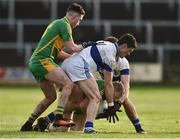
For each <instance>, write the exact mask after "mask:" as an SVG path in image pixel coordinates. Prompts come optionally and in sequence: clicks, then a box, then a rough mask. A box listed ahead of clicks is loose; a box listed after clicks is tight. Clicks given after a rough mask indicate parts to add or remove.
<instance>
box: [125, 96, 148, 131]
mask: <svg viewBox="0 0 180 139" xmlns="http://www.w3.org/2000/svg"><path fill="white" fill-rule="evenodd" d="M123 106H124V109H125V111H126V114H127V116H128V118H129V119H130V121H131V122H132V124H133V125H134V127H135V129H136V132H137V133H141V134H142V133H146V132H145V131H144V130H143V129H142V126H141V122H140V120H139V118H138V114H137V111H136V108H135V106H134V104H133V103H132V101H131V100H130V99H129V98H127V99H126V100H125V101H124V102H123Z"/></svg>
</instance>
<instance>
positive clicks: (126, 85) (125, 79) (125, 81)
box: [121, 75, 130, 98]
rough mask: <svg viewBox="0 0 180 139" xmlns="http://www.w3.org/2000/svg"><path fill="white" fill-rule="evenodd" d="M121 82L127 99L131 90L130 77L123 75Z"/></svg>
mask: <svg viewBox="0 0 180 139" xmlns="http://www.w3.org/2000/svg"><path fill="white" fill-rule="evenodd" d="M121 82H122V84H123V87H124V91H125V96H126V98H127V97H128V96H129V88H130V75H121Z"/></svg>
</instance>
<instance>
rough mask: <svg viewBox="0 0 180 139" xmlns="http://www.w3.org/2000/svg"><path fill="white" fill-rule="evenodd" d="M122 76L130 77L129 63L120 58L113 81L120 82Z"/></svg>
mask: <svg viewBox="0 0 180 139" xmlns="http://www.w3.org/2000/svg"><path fill="white" fill-rule="evenodd" d="M121 75H129V62H128V60H127V59H126V58H125V57H123V58H120V57H119V60H118V62H117V65H116V68H115V70H114V72H113V81H119V80H120V76H121Z"/></svg>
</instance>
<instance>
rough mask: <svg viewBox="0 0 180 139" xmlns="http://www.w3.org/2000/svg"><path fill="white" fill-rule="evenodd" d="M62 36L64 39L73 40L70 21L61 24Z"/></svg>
mask: <svg viewBox="0 0 180 139" xmlns="http://www.w3.org/2000/svg"><path fill="white" fill-rule="evenodd" d="M60 36H61V37H62V39H63V40H64V41H69V40H73V38H72V29H71V26H70V25H69V24H68V23H65V22H63V23H62V24H61V31H60Z"/></svg>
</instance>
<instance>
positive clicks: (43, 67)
mask: <svg viewBox="0 0 180 139" xmlns="http://www.w3.org/2000/svg"><path fill="white" fill-rule="evenodd" d="M28 65H29V69H30V71H31V72H32V74H33V76H34V77H35V79H36V80H37V81H38V82H41V81H43V80H44V79H45V75H46V74H47V73H49V72H51V71H52V70H53V69H55V68H57V67H59V66H58V65H57V64H56V63H55V62H54V61H53V60H52V59H51V58H45V59H31V60H30V61H29V64H28Z"/></svg>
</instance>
